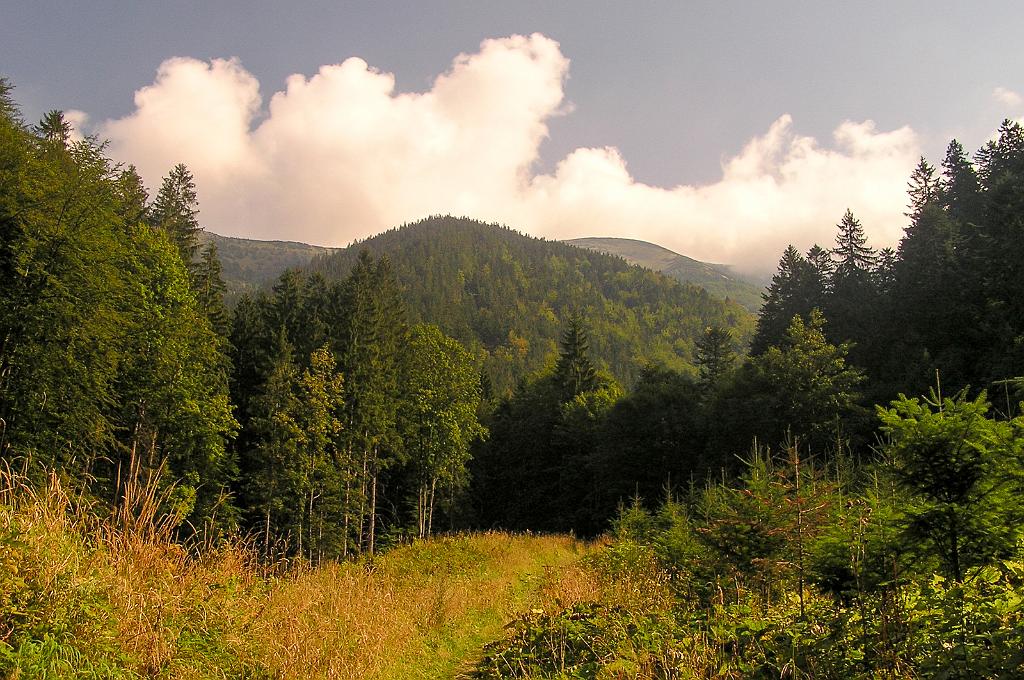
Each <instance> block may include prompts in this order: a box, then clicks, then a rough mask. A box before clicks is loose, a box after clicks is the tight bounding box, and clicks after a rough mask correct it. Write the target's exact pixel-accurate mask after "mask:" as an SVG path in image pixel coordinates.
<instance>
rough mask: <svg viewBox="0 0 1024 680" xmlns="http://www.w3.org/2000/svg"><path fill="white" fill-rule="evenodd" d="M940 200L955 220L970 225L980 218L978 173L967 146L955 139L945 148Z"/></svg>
mask: <svg viewBox="0 0 1024 680" xmlns="http://www.w3.org/2000/svg"><path fill="white" fill-rule="evenodd" d="M939 200H940V201H941V202H942V206H943V207H944V208H945V209H946V211H947V212H948V213H949V216H950V218H952V219H953V221H954V222H955V223H958V224H960V225H967V224H970V223H975V222H977V221H978V220H979V219H980V217H981V215H980V208H981V185H980V184H979V183H978V173H977V171H976V170H975V168H974V164H973V163H972V162H971V159H970V158H969V157H968V156H967V152H966V151H964V147H963V146H962V145H961V144H960V142H958V141H957V140H955V139H954V140H953V141H951V142H950V143H949V146H948V147H947V148H946V157H945V159H944V160H943V161H942V180H941V184H940V186H939Z"/></svg>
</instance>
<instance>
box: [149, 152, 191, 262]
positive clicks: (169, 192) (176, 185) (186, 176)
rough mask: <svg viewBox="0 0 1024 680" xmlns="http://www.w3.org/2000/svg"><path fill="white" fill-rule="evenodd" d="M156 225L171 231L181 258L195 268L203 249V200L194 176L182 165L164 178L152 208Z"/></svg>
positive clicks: (152, 216)
mask: <svg viewBox="0 0 1024 680" xmlns="http://www.w3.org/2000/svg"><path fill="white" fill-rule="evenodd" d="M150 213H151V218H152V221H153V225H154V226H156V227H158V228H160V229H163V230H164V231H166V232H167V235H168V237H169V238H170V239H171V241H172V242H173V243H174V244H175V245H176V246H177V247H178V252H179V253H180V254H181V259H182V261H183V262H185V263H186V264H187V265H191V264H192V261H193V259H194V258H195V254H196V250H198V248H199V241H198V234H199V231H200V230H201V227H200V226H199V220H198V218H197V215H198V214H199V200H198V198H197V196H196V183H195V180H194V179H193V177H192V173H191V172H189V169H188V168H187V167H185V165H184V164H182V163H179V164H177V165H175V166H174V167H173V168H172V169H171V171H170V172H169V173H168V174H167V176H166V177H164V180H163V183H162V184H161V185H160V190H159V191H158V192H157V194H156V198H155V199H153V205H152V206H151V208H150Z"/></svg>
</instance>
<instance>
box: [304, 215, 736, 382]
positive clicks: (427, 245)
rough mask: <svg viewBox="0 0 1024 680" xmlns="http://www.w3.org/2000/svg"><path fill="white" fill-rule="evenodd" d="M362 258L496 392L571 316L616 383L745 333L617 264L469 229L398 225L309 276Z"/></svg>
mask: <svg viewBox="0 0 1024 680" xmlns="http://www.w3.org/2000/svg"><path fill="white" fill-rule="evenodd" d="M363 250H366V251H368V252H369V253H370V254H371V255H373V256H374V257H381V256H387V257H388V258H389V259H390V261H391V266H392V268H393V271H394V273H395V276H396V278H397V279H398V282H399V284H400V285H401V286H402V289H403V291H404V296H405V301H406V304H407V305H408V308H409V312H410V316H411V319H412V320H413V321H427V322H430V323H436V324H438V325H439V326H440V327H441V328H442V329H443V330H444V331H445V332H446V333H448V334H449V335H452V336H453V337H455V338H457V339H459V340H460V341H461V342H463V343H464V344H466V345H467V346H469V347H472V348H474V350H475V351H476V352H477V353H478V354H480V355H481V356H482V357H483V361H484V364H485V366H486V368H487V371H488V373H489V374H490V376H491V378H492V380H494V383H495V387H497V388H498V389H507V388H510V387H511V386H513V385H514V384H515V382H516V380H517V376H521V375H523V374H524V372H530V371H534V370H537V369H539V368H541V367H543V366H544V365H545V362H548V361H549V360H550V358H551V357H552V356H554V355H555V353H556V350H557V347H558V341H559V338H560V336H561V333H562V331H563V330H564V328H565V326H566V323H567V322H568V320H569V318H570V317H571V316H572V315H573V314H579V315H580V317H581V318H582V319H583V320H584V322H585V324H586V325H587V326H588V329H589V332H590V337H591V342H592V352H593V355H594V357H595V359H596V360H597V362H598V364H599V365H600V366H601V367H602V368H603V369H605V370H608V371H609V372H611V373H612V374H613V375H614V376H615V377H616V378H618V379H619V380H623V381H631V380H632V379H633V378H634V377H635V376H636V375H638V374H639V371H640V370H641V369H642V368H643V366H644V365H646V364H648V363H659V364H663V365H665V366H669V367H673V368H676V369H680V370H684V371H692V370H693V365H694V357H695V342H696V340H697V338H698V337H699V336H700V334H702V333H703V332H704V330H705V329H706V328H707V327H708V326H709V325H720V326H723V327H726V328H730V329H733V331H734V333H733V334H734V337H736V338H737V344H738V345H740V346H741V347H742V345H743V344H744V343H745V342H746V339H747V338H748V337H749V333H750V329H751V327H752V323H753V317H752V315H751V314H750V313H749V312H748V311H747V310H746V309H744V308H743V307H741V306H740V305H739V304H736V303H733V302H728V301H723V300H719V299H717V298H715V297H713V296H712V295H711V294H709V293H708V292H707V291H706V290H704V289H702V288H699V287H697V286H694V285H689V284H683V283H680V282H678V281H676V280H673V279H670V278H669V277H667V276H664V275H662V274H659V273H657V272H654V271H650V270H646V269H643V268H641V267H638V266H635V265H631V264H629V263H628V262H626V261H625V260H623V259H622V258H621V257H615V256H612V255H608V254H606V253H601V252H597V251H594V250H587V249H582V248H577V247H575V246H573V245H570V244H567V243H562V242H558V241H547V240H544V239H539V238H533V237H530V236H527V235H525V234H522V233H520V232H518V231H516V230H514V229H511V228H509V227H506V226H501V225H497V224H485V223H483V222H480V221H476V220H472V219H467V218H456V217H450V216H435V217H430V218H427V219H424V220H420V221H418V222H414V223H411V224H406V225H402V226H401V227H397V228H395V229H391V230H389V231H386V232H384V233H382V234H379V235H377V236H374V237H372V238H369V239H367V240H365V241H360V242H357V243H354V244H352V245H351V246H349V247H348V248H345V249H342V250H338V251H335V252H332V253H328V254H323V255H320V256H318V257H317V258H315V259H314V261H313V262H312V263H311V265H310V266H311V268H312V269H313V270H314V271H319V272H321V273H323V274H325V275H326V276H327V277H328V278H341V277H343V276H345V275H346V274H347V273H348V272H349V271H350V270H351V269H352V267H353V266H354V265H355V263H356V261H357V258H358V256H359V253H360V252H361V251H363Z"/></svg>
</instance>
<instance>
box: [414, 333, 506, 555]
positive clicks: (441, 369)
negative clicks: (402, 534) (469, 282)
mask: <svg viewBox="0 0 1024 680" xmlns="http://www.w3.org/2000/svg"><path fill="white" fill-rule="evenodd" d="M406 351H407V355H406V358H405V360H404V362H403V363H404V375H403V381H402V382H403V391H404V398H403V403H402V408H401V413H400V416H399V419H400V424H399V427H400V428H401V430H402V435H403V439H404V442H405V447H406V455H407V456H408V457H409V461H408V462H409V465H410V466H411V467H412V468H413V470H414V475H415V476H416V478H417V481H418V485H419V489H418V498H417V518H418V524H419V526H418V529H419V537H420V538H424V537H426V536H429V535H430V534H431V531H432V527H433V517H434V506H435V496H436V493H437V487H438V485H440V486H441V487H442V490H447V491H448V492H449V497H452V496H454V493H455V491H456V490H457V489H461V488H462V487H464V486H465V485H466V483H467V482H468V481H469V480H468V478H467V474H466V463H467V461H468V460H469V458H470V450H469V447H470V444H472V442H473V441H474V440H475V439H477V438H478V437H482V436H484V435H485V434H486V432H487V430H486V429H485V428H484V427H483V426H481V425H480V423H479V421H478V420H477V412H478V410H479V407H480V375H479V373H478V372H477V367H476V364H475V362H474V361H473V357H472V356H471V355H470V354H469V352H467V351H466V349H465V348H463V347H462V345H460V344H459V343H458V342H457V341H456V340H454V339H452V338H449V337H447V336H445V335H444V334H443V333H442V332H441V331H440V329H438V328H437V327H436V326H430V325H422V324H420V325H416V326H413V328H412V329H411V331H410V333H409V344H408V346H407V347H406Z"/></svg>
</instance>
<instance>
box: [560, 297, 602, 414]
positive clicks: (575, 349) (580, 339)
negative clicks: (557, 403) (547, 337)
mask: <svg viewBox="0 0 1024 680" xmlns="http://www.w3.org/2000/svg"><path fill="white" fill-rule="evenodd" d="M589 352H590V341H589V340H588V339H587V332H586V330H585V329H584V328H583V319H582V318H581V317H580V316H579V315H577V314H574V315H572V316H571V317H569V325H568V327H567V328H566V330H565V333H564V334H563V335H562V352H561V354H560V355H559V357H558V363H557V364H556V365H555V381H556V383H557V384H558V386H559V388H560V391H561V396H562V401H569V400H570V399H572V398H573V397H575V396H576V395H577V394H581V393H583V392H590V391H592V390H594V389H596V388H597V386H598V384H599V382H598V377H597V369H595V368H594V364H593V363H592V362H591V361H590V357H589V355H588V353H589Z"/></svg>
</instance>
